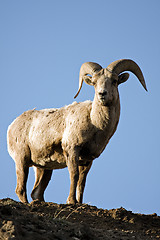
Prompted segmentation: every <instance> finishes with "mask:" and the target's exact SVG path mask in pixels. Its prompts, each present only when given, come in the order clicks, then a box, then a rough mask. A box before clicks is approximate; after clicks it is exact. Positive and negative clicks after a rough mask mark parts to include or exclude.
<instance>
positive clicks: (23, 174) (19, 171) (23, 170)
mask: <svg viewBox="0 0 160 240" xmlns="http://www.w3.org/2000/svg"><path fill="white" fill-rule="evenodd" d="M28 172H29V167H28V166H26V165H24V164H22V163H21V161H20V162H18V164H16V175H17V187H16V191H15V192H16V194H17V196H18V198H19V200H20V201H21V202H23V203H27V202H28V200H27V192H26V183H27V178H28Z"/></svg>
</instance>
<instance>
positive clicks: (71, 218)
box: [0, 198, 160, 240]
mask: <svg viewBox="0 0 160 240" xmlns="http://www.w3.org/2000/svg"><path fill="white" fill-rule="evenodd" d="M0 239H18V240H22V239H24V240H25V239H28V240H42V239H43V240H45V239H52V240H54V239H55V240H69V239H72V240H99V239H100V240H102V239H104V240H105V239H106V240H112V239H118V240H121V239H126V240H127V239H128V240H131V239H145V240H147V239H154V240H156V239H160V216H157V215H156V214H152V215H143V214H134V213H132V212H131V211H127V210H125V209H124V208H118V209H111V210H106V209H105V210H104V209H98V208H97V207H95V206H90V205H87V204H76V205H66V204H55V203H50V202H49V203H47V202H43V203H40V202H38V201H34V202H32V203H31V204H22V203H20V202H16V201H14V200H12V199H9V198H6V199H2V200H0Z"/></svg>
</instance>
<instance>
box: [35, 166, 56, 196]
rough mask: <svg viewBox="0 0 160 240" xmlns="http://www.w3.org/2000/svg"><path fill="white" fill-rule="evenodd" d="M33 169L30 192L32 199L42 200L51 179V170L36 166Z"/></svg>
mask: <svg viewBox="0 0 160 240" xmlns="http://www.w3.org/2000/svg"><path fill="white" fill-rule="evenodd" d="M34 170H35V184H34V187H33V190H32V193H31V197H32V199H33V200H39V201H44V191H45V189H46V187H47V185H48V183H49V181H50V179H51V176H52V171H53V170H46V169H42V168H36V167H34Z"/></svg>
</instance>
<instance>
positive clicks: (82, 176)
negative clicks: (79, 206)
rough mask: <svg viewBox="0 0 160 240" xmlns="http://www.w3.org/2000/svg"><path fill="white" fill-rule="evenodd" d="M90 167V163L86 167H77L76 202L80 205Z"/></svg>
mask: <svg viewBox="0 0 160 240" xmlns="http://www.w3.org/2000/svg"><path fill="white" fill-rule="evenodd" d="M91 166H92V162H89V163H88V165H86V166H79V180H78V185H77V201H78V203H82V201H83V192H84V188H85V183H86V177H87V174H88V172H89V170H90V168H91Z"/></svg>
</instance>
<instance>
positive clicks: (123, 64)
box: [107, 59, 147, 91]
mask: <svg viewBox="0 0 160 240" xmlns="http://www.w3.org/2000/svg"><path fill="white" fill-rule="evenodd" d="M107 70H108V71H110V72H114V73H116V74H118V75H119V74H120V73H122V72H124V71H131V72H132V73H134V74H135V75H136V76H137V78H138V79H139V81H140V83H141V84H142V86H143V87H144V89H145V90H146V91H147V87H146V83H145V80H144V77H143V73H142V71H141V69H140V67H139V66H138V65H137V64H136V63H135V62H134V61H132V60H130V59H120V60H117V61H115V62H113V63H111V64H110V65H109V66H108V67H107Z"/></svg>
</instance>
